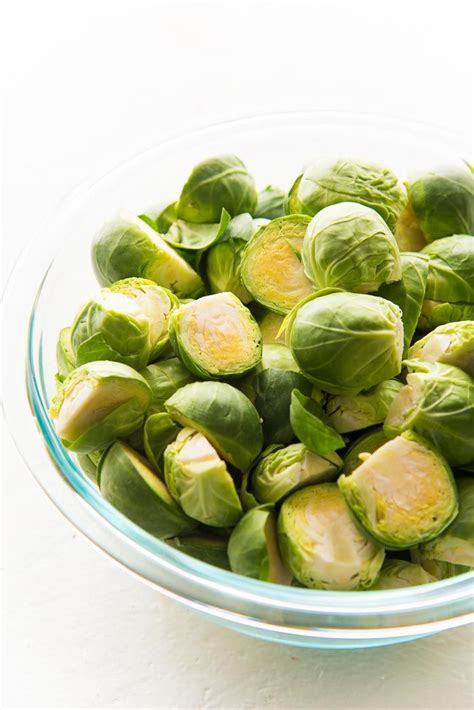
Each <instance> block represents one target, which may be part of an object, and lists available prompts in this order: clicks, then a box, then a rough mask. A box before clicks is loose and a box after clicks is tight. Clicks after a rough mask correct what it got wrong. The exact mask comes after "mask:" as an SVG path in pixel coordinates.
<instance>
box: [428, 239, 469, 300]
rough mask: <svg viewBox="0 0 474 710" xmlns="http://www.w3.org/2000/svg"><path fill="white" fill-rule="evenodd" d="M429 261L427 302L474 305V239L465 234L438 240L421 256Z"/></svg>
mask: <svg viewBox="0 0 474 710" xmlns="http://www.w3.org/2000/svg"><path fill="white" fill-rule="evenodd" d="M421 253H422V254H425V255H426V256H427V257H428V258H429V268H428V281H427V284H426V295H425V298H427V299H428V300H431V301H437V302H448V303H474V239H473V238H472V237H470V236H468V235H465V234H455V235H454V236H452V237H446V238H445V239H438V240H437V241H436V242H433V244H428V246H427V247H425V248H424V249H423V251H422V252H421Z"/></svg>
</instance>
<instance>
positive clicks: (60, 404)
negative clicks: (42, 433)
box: [50, 360, 151, 454]
mask: <svg viewBox="0 0 474 710" xmlns="http://www.w3.org/2000/svg"><path fill="white" fill-rule="evenodd" d="M150 402H151V390H150V388H149V386H148V383H147V381H146V380H145V379H144V378H143V377H142V376H141V375H139V374H138V372H136V371H135V370H132V368H131V367H129V366H128V365H123V364H122V363H120V362H109V361H107V360H102V361H100V362H89V363H87V364H86V365H82V366H81V367H78V368H77V369H76V370H74V371H73V372H72V373H71V374H70V375H69V376H68V377H67V378H66V379H65V380H64V382H63V383H62V384H61V385H60V387H59V389H58V392H57V394H56V395H55V396H54V397H53V401H52V404H51V409H50V414H51V416H52V417H53V419H56V431H57V432H58V435H59V437H60V438H61V441H62V443H63V444H64V446H65V447H66V448H67V449H70V450H71V451H76V452H78V453H81V454H88V453H90V452H91V451H97V449H104V448H105V447H106V446H108V445H109V444H111V443H112V442H113V441H114V440H115V439H117V438H119V437H124V436H127V435H128V434H131V433H132V432H133V431H135V429H138V428H139V426H140V425H141V424H142V423H143V420H144V418H145V412H146V410H147V409H148V407H149V406H150Z"/></svg>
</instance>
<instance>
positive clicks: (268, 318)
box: [258, 311, 285, 345]
mask: <svg viewBox="0 0 474 710" xmlns="http://www.w3.org/2000/svg"><path fill="white" fill-rule="evenodd" d="M283 320H284V316H283V315H280V314H279V313H274V312H273V311H266V312H265V313H264V314H263V316H262V317H261V318H260V319H258V324H259V326H260V332H261V334H262V341H263V344H264V345H272V344H275V343H277V344H281V345H284V344H285V336H284V334H281V335H279V333H280V330H281V327H282V325H283Z"/></svg>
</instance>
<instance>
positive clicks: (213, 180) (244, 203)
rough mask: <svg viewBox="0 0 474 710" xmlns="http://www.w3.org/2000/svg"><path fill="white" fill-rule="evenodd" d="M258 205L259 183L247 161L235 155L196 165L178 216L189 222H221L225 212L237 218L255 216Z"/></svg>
mask: <svg viewBox="0 0 474 710" xmlns="http://www.w3.org/2000/svg"><path fill="white" fill-rule="evenodd" d="M256 204H257V191H256V189H255V183H254V181H253V178H252V176H251V175H250V173H249V172H248V170H247V168H246V167H245V165H244V164H243V162H242V161H241V160H240V159H239V158H237V156H235V155H218V156H216V157H215V158H208V159H207V160H203V161H201V162H200V163H198V164H197V165H195V166H194V168H193V169H192V171H191V174H190V176H189V177H188V179H187V181H186V183H185V185H184V187H183V189H182V190H181V195H180V196H179V200H178V203H177V206H176V213H177V215H178V218H179V219H185V220H188V221H189V222H218V221H219V218H220V215H221V210H222V209H225V210H227V212H228V213H229V214H230V216H231V217H234V216H235V215H238V214H241V213H242V212H250V213H253V211H254V209H255V206H256Z"/></svg>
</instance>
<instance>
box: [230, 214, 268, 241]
mask: <svg viewBox="0 0 474 710" xmlns="http://www.w3.org/2000/svg"><path fill="white" fill-rule="evenodd" d="M269 221H270V220H268V219H263V218H261V217H258V218H255V217H252V215H251V214H249V213H248V212H244V213H243V214H238V215H237V216H236V217H233V218H232V219H231V220H230V222H229V225H228V227H227V229H226V231H225V234H224V236H223V237H222V239H223V241H232V240H233V239H236V240H240V241H241V242H248V241H249V239H251V238H252V237H253V235H254V234H255V232H257V231H258V230H259V229H260V227H263V225H265V224H268V222H269Z"/></svg>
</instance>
